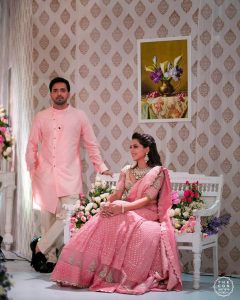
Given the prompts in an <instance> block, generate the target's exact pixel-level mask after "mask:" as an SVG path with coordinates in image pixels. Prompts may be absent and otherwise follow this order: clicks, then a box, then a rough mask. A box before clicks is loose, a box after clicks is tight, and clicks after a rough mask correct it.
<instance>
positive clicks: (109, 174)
mask: <svg viewBox="0 0 240 300" xmlns="http://www.w3.org/2000/svg"><path fill="white" fill-rule="evenodd" d="M102 174H103V175H108V176H111V177H112V175H113V173H112V171H110V170H106V171H104V172H102Z"/></svg>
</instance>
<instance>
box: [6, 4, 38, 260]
mask: <svg viewBox="0 0 240 300" xmlns="http://www.w3.org/2000/svg"><path fill="white" fill-rule="evenodd" d="M3 2H7V1H3ZM9 2H10V3H9V5H10V24H11V26H10V59H11V61H10V67H11V82H10V94H11V99H12V103H13V129H14V135H15V138H16V156H15V157H16V161H15V172H16V174H17V192H16V199H15V203H14V213H13V219H14V223H13V225H14V229H15V232H14V242H15V248H16V250H17V251H19V252H20V253H21V254H22V255H25V256H29V254H30V253H29V242H30V238H31V236H32V231H33V230H32V228H33V226H32V200H31V184H30V178H29V175H28V172H27V170H26V163H25V151H26V145H27V139H28V135H29V128H30V125H31V119H32V116H33V114H34V113H33V107H32V105H33V101H32V99H33V93H32V1H29V0H21V1H18V0H11V1H9Z"/></svg>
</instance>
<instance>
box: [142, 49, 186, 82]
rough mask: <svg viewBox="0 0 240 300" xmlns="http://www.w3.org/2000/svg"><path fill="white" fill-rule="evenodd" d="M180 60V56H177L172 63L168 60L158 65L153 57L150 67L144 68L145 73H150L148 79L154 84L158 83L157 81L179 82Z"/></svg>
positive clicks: (156, 59)
mask: <svg viewBox="0 0 240 300" xmlns="http://www.w3.org/2000/svg"><path fill="white" fill-rule="evenodd" d="M181 60H182V56H181V55H180V56H177V57H176V58H175V59H174V60H173V62H170V61H168V60H166V61H164V62H160V63H158V57H157V56H154V57H153V60H152V61H153V64H152V65H151V66H148V67H145V70H146V71H147V72H150V79H151V80H152V81H153V82H154V83H156V84H157V83H158V82H159V81H162V82H163V81H170V80H171V79H173V80H174V81H179V79H180V77H181V75H182V73H183V69H182V68H180V63H181Z"/></svg>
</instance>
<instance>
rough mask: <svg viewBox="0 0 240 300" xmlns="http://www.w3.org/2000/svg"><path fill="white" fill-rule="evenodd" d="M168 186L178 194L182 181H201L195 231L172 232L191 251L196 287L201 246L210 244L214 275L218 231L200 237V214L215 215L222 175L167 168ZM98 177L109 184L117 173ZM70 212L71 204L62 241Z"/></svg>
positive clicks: (183, 183) (66, 230) (182, 246)
mask: <svg viewBox="0 0 240 300" xmlns="http://www.w3.org/2000/svg"><path fill="white" fill-rule="evenodd" d="M169 175H170V180H171V184H172V189H173V190H174V191H177V192H178V193H179V194H180V195H181V194H182V193H183V192H184V190H185V187H186V184H185V183H186V181H187V180H188V181H189V182H194V181H199V183H200V184H201V192H202V197H201V198H202V199H203V200H204V202H205V204H206V205H205V208H204V209H201V210H196V211H195V212H194V216H195V217H196V225H195V232H193V233H182V234H178V233H176V235H175V236H176V241H177V246H178V249H179V250H191V251H192V253H193V268H194V271H193V287H194V289H198V288H199V283H200V267H201V254H202V250H204V249H207V248H213V270H214V276H215V277H217V276H218V234H215V235H211V236H208V237H207V238H203V236H202V232H201V217H203V216H212V215H215V216H219V214H220V203H221V195H222V186H223V179H222V176H205V175H201V174H189V173H187V172H172V171H170V172H169ZM98 176H100V177H101V179H102V180H104V181H106V182H108V184H110V185H115V184H116V182H117V181H118V178H119V173H115V174H114V175H113V177H110V176H105V175H98ZM71 214H72V211H71V207H69V215H68V218H67V220H66V224H65V230H64V242H65V243H66V242H67V241H68V240H69V238H70V231H69V220H70V216H71Z"/></svg>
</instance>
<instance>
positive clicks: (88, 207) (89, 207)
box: [85, 202, 93, 211]
mask: <svg viewBox="0 0 240 300" xmlns="http://www.w3.org/2000/svg"><path fill="white" fill-rule="evenodd" d="M92 207H93V203H92V202H90V203H88V205H87V206H86V207H85V211H89V210H90V209H92Z"/></svg>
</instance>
